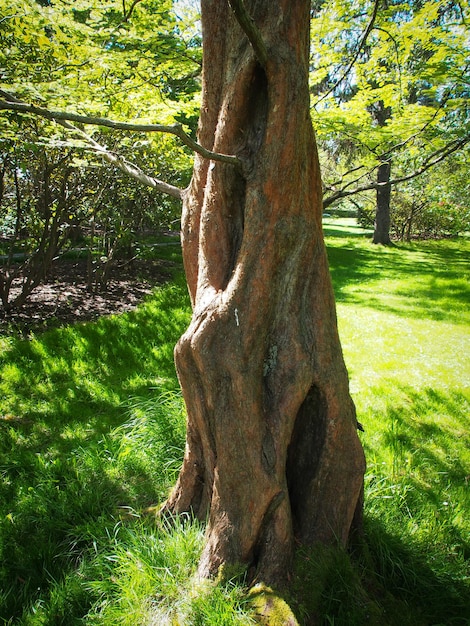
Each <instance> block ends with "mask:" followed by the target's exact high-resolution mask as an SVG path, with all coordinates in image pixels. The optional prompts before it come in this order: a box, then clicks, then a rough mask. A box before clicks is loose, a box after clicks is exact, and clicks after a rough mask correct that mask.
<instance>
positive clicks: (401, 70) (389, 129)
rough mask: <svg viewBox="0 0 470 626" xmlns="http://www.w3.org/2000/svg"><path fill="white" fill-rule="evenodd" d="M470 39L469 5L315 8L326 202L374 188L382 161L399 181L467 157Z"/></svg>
mask: <svg viewBox="0 0 470 626" xmlns="http://www.w3.org/2000/svg"><path fill="white" fill-rule="evenodd" d="M374 11H376V13H374ZM468 41H469V33H468V3H467V2H465V3H453V2H449V3H441V2H436V1H434V0H428V1H426V2H420V3H415V2H404V3H403V2H400V3H394V2H392V3H377V2H370V1H369V0H365V1H362V0H360V1H359V2H348V3H344V2H336V1H334V0H331V1H327V2H323V3H318V4H315V5H314V9H313V19H312V73H311V82H312V87H311V89H312V107H313V109H312V112H313V118H314V125H315V128H316V129H317V132H318V136H319V140H320V146H321V149H322V151H323V152H324V153H325V159H324V162H325V168H324V179H325V190H326V203H327V204H329V203H331V202H333V201H335V200H337V199H339V198H341V197H342V194H348V193H351V192H355V190H356V189H358V188H369V189H371V188H373V187H374V185H375V183H376V178H375V177H376V168H377V167H378V165H379V164H380V163H381V162H385V161H390V160H391V163H392V179H393V180H400V179H402V178H407V177H409V176H412V175H414V174H415V173H416V172H420V171H421V170H423V168H424V169H426V167H428V166H429V164H430V163H431V162H434V161H438V160H439V159H440V158H441V157H442V158H443V155H444V153H447V152H446V151H447V150H448V149H451V150H453V149H455V150H462V149H463V147H464V145H466V142H468V140H469V137H470V134H469V131H470V127H469V120H470V118H469V114H468V113H469V112H468V84H469V75H468V69H469V66H468V58H467V49H468ZM458 154H462V159H461V161H462V162H461V163H460V164H459V167H462V168H463V167H465V165H464V163H465V156H464V153H463V152H458ZM467 154H468V152H467ZM467 158H468V157H467ZM433 171H434V170H433ZM437 175H438V174H437ZM439 184H440V186H444V187H445V186H447V185H446V179H445V177H440V178H439ZM423 187H424V185H423ZM449 188H450V186H449Z"/></svg>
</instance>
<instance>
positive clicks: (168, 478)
mask: <svg viewBox="0 0 470 626" xmlns="http://www.w3.org/2000/svg"><path fill="white" fill-rule="evenodd" d="M325 233H326V236H327V243H328V253H329V259H330V266H331V271H332V275H333V280H334V286H335V292H336V298H337V304H338V319H339V327H340V334H341V338H342V344H343V349H344V353H345V359H346V363H347V366H348V369H349V373H350V378H351V388H352V392H353V395H354V399H355V402H356V405H357V410H358V419H359V421H360V422H361V424H362V425H363V428H364V432H363V433H361V438H362V442H363V444H364V446H365V449H366V454H367V461H368V471H367V476H366V494H365V498H366V501H365V521H364V537H363V539H362V540H361V541H359V543H358V545H357V546H355V550H354V552H353V554H345V553H344V552H343V551H341V550H336V549H325V548H323V549H321V550H319V549H312V550H304V551H302V552H301V553H300V554H298V555H297V560H296V567H295V572H294V576H293V579H292V586H291V589H290V590H289V592H288V593H287V594H286V596H285V600H286V601H287V602H288V603H289V605H290V606H291V608H292V610H293V611H294V613H295V615H296V617H297V620H298V622H299V624H309V623H316V624H336V625H339V624H348V625H355V624H357V625H362V624H377V625H379V624H380V625H384V624H385V625H390V626H393V625H395V624H400V625H404V624H410V625H411V624H413V625H416V624H417V625H423V626H424V625H431V624H434V625H437V624H449V625H457V624H462V625H463V624H467V623H468V615H469V614H470V601H469V597H470V582H469V580H470V579H469V574H470V567H469V557H470V522H469V520H468V510H469V508H470V501H469V495H468V493H469V487H468V481H469V480H470V450H469V446H468V420H469V415H470V410H469V409H470V389H469V383H468V380H469V379H470V357H469V355H470V332H469V328H470V307H469V301H470V284H469V279H470V269H469V264H468V258H469V257H468V255H469V252H470V243H469V241H468V240H465V239H460V240H446V241H428V242H421V243H412V244H399V245H397V246H392V247H387V248H381V247H379V248H377V247H373V246H371V245H370V243H369V241H370V237H369V233H367V231H364V230H362V229H360V228H357V227H356V226H355V225H354V224H353V223H352V222H351V220H348V219H342V220H338V219H332V218H331V219H327V220H326V221H325ZM188 321H189V305H188V298H187V293H186V287H185V284H184V280H183V277H182V274H181V271H179V272H176V273H175V274H174V277H173V279H172V280H171V281H169V282H168V283H166V284H165V285H163V286H160V287H158V288H157V289H156V290H154V292H153V293H152V294H150V295H148V296H147V297H146V299H145V300H144V302H143V303H142V304H141V305H140V306H139V307H138V308H137V309H136V310H134V311H130V312H126V313H123V314H120V315H116V316H107V317H102V318H101V319H99V320H98V321H95V322H87V323H79V324H74V325H69V326H63V327H60V328H54V329H51V330H48V331H46V332H42V333H40V332H35V333H32V334H30V336H29V337H28V338H26V339H25V338H22V337H18V336H15V335H14V334H11V333H7V332H4V333H3V334H2V336H1V337H0V347H1V356H0V359H1V361H0V363H1V365H0V367H1V369H0V416H1V420H0V481H1V482H0V623H4V624H25V625H39V624H48V625H49V624H51V625H52V624H106V625H109V626H111V625H115V624H129V625H131V624H132V625H135V624H184V625H187V624H189V625H191V624H194V625H196V624H198V625H206V624H208V625H214V626H215V625H216V624H217V625H218V626H219V625H228V624H250V623H252V622H253V620H254V619H255V617H256V613H257V611H258V612H259V611H260V608H259V607H260V605H259V603H257V602H256V594H252V595H251V596H250V594H248V593H247V590H246V589H245V587H244V584H243V573H240V572H229V573H227V572H226V573H225V575H224V577H223V579H222V577H221V580H220V581H219V582H218V583H215V584H210V583H205V584H197V583H196V582H195V581H194V577H193V575H194V572H195V568H196V566H197V562H198V557H199V552H200V549H201V547H202V537H203V532H204V529H203V527H202V526H201V525H200V524H196V523H193V522H191V521H190V520H188V519H182V520H174V523H173V524H171V523H169V522H165V523H164V522H161V521H158V519H157V517H156V515H155V510H156V509H155V507H156V506H158V503H159V502H161V501H162V500H163V499H164V498H165V496H166V495H167V493H168V490H169V489H170V488H171V485H172V484H173V483H174V481H175V479H176V476H177V473H178V469H179V464H180V462H181V458H182V447H183V445H184V411H183V407H182V402H181V397H180V394H179V391H178V384H177V380H176V377H175V373H174V366H173V360H172V350H173V345H174V343H175V341H176V340H177V338H178V336H179V334H180V333H181V332H182V331H183V330H184V328H185V326H186V324H187V323H188ZM280 613H282V611H281V610H280ZM258 618H259V619H261V618H260V617H259V615H258ZM281 623H282V622H281Z"/></svg>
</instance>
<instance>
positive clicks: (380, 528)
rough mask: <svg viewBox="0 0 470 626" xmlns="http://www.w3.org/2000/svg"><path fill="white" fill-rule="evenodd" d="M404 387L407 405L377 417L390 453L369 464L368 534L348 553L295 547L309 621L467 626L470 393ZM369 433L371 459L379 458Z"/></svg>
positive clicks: (352, 625)
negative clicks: (469, 429) (390, 458)
mask: <svg viewBox="0 0 470 626" xmlns="http://www.w3.org/2000/svg"><path fill="white" fill-rule="evenodd" d="M401 391H402V393H403V397H404V399H403V403H402V404H399V403H398V402H395V403H394V404H393V405H392V404H391V406H390V407H389V408H388V410H387V412H386V413H385V414H383V415H381V420H382V422H383V431H382V435H381V438H382V441H381V442H380V444H379V448H380V452H382V450H383V448H388V450H389V451H390V454H391V456H392V457H393V460H392V461H391V462H387V463H383V462H381V461H382V459H383V458H384V457H383V456H381V457H379V459H378V461H377V462H376V464H375V465H374V464H373V463H372V462H371V463H370V467H369V469H368V473H367V476H366V506H365V521H364V536H363V537H362V538H361V539H360V541H359V543H358V544H357V545H356V546H355V547H354V551H353V553H352V554H348V553H346V552H345V551H343V550H341V549H338V548H334V547H325V546H315V547H313V548H308V549H301V550H299V553H298V555H297V559H296V569H295V576H294V581H293V594H294V597H297V598H298V601H299V604H300V606H296V605H295V602H294V604H293V606H294V607H295V608H296V612H297V614H298V615H299V616H302V615H303V617H302V619H301V620H300V623H302V624H304V625H305V626H309V625H310V624H311V625H312V626H313V625H315V626H316V625H318V624H325V625H326V624H332V623H334V624H335V625H336V626H342V625H344V626H362V625H363V624H369V625H371V626H384V625H385V626H416V625H419V626H431V625H444V624H445V625H449V626H451V625H454V626H466V625H467V624H468V616H469V615H470V586H469V577H468V574H469V568H468V565H469V560H470V534H469V533H468V522H467V521H466V520H467V514H468V504H469V499H468V482H469V480H470V467H469V465H468V453H467V452H466V450H467V447H468V443H467V439H466V438H467V433H468V414H469V412H468V411H469V407H470V397H469V396H468V395H466V394H465V393H463V392H458V391H456V392H443V391H437V390H434V389H430V388H428V389H424V390H414V389H411V388H403V389H401ZM361 419H362V418H361ZM367 432H368V428H367V426H366V430H365V434H364V438H365V442H366V445H365V448H366V458H369V459H376V458H377V455H376V451H374V449H373V447H372V446H373V444H370V445H369V446H368V445H367Z"/></svg>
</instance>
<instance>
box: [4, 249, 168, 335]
mask: <svg viewBox="0 0 470 626" xmlns="http://www.w3.org/2000/svg"><path fill="white" fill-rule="evenodd" d="M170 266H171V263H170V262H168V261H140V260H138V261H137V260H136V261H133V262H132V263H121V264H117V265H116V266H115V267H113V268H112V270H111V272H110V274H109V280H108V282H107V285H106V288H105V289H100V290H99V291H91V290H90V289H89V288H88V286H87V264H86V261H84V260H78V261H77V260H73V261H71V260H66V259H63V260H60V261H59V262H56V263H55V265H54V268H53V270H52V272H51V274H50V276H49V277H48V279H47V281H45V282H44V283H43V284H42V285H40V286H39V287H37V288H36V289H35V290H34V291H33V293H32V294H31V296H30V297H29V299H28V301H27V302H26V304H24V305H23V306H22V307H21V309H18V310H13V311H10V312H8V313H5V311H2V310H1V309H0V333H3V334H5V333H6V334H9V333H12V332H13V333H21V334H22V335H28V334H30V333H31V332H40V331H42V330H46V329H48V328H53V327H58V326H63V325H66V324H73V323H75V322H84V321H90V320H95V319H97V318H99V317H101V316H103V315H109V314H111V313H123V312H125V311H130V310H132V309H134V308H135V307H136V306H137V305H138V304H139V303H140V302H141V301H142V300H143V299H144V298H145V296H147V295H148V294H149V293H150V292H151V291H152V289H153V288H154V287H155V286H157V285H159V284H162V283H164V282H166V281H167V280H168V279H169V277H170V271H169V270H170ZM12 295H13V293H12Z"/></svg>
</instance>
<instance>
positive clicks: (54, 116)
mask: <svg viewBox="0 0 470 626" xmlns="http://www.w3.org/2000/svg"><path fill="white" fill-rule="evenodd" d="M0 96H2V97H3V98H5V99H4V100H0V110H2V109H3V110H5V111H18V112H20V113H31V114H33V115H39V116H40V117H44V118H45V119H48V120H51V121H55V122H60V121H69V122H75V123H78V124H87V125H93V126H104V127H106V128H112V129H114V130H125V131H127V132H138V133H167V134H170V135H175V137H178V138H179V139H181V141H182V142H183V143H184V144H185V145H186V146H188V148H190V149H191V150H192V151H193V152H197V153H198V154H200V155H201V156H203V157H204V158H206V159H210V160H211V161H221V162H222V163H229V164H231V165H236V166H240V165H241V162H240V160H239V158H238V157H236V156H234V155H230V154H219V153H217V152H212V151H211V150H206V148H204V147H203V146H201V145H200V144H198V143H197V141H194V139H192V138H191V137H190V136H189V135H187V134H186V133H185V132H184V130H183V127H182V125H181V124H172V125H171V126H167V125H164V124H131V123H129V122H116V121H114V120H109V119H107V118H104V117H90V116H88V115H79V114H77V113H67V112H66V111H51V110H50V109H45V108H43V107H38V106H34V105H32V104H26V103H25V102H20V101H18V100H17V99H16V98H13V97H12V96H11V95H10V94H8V93H7V92H5V91H2V90H0Z"/></svg>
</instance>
